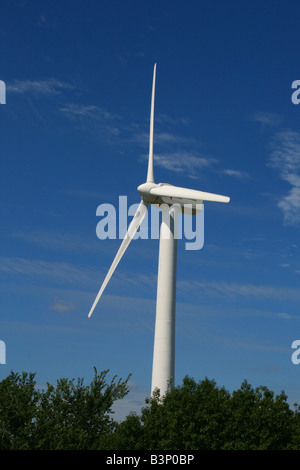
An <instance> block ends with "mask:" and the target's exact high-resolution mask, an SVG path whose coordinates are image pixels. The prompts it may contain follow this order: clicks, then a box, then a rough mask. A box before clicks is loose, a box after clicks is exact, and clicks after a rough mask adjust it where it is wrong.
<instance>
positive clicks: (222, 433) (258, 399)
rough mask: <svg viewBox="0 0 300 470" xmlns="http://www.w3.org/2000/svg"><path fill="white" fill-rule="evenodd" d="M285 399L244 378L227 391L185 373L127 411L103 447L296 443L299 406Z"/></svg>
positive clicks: (299, 435)
mask: <svg viewBox="0 0 300 470" xmlns="http://www.w3.org/2000/svg"><path fill="white" fill-rule="evenodd" d="M286 399H287V396H286V395H285V394H284V392H282V393H281V394H279V395H277V396H275V395H274V393H273V392H272V391H270V390H269V389H268V388H267V387H258V388H256V389H254V388H253V387H251V385H249V384H248V382H247V381H244V382H243V383H242V385H241V388H240V389H239V390H236V391H234V392H233V393H232V394H230V393H229V392H228V391H226V390H225V388H224V387H218V386H217V385H216V383H215V381H214V380H209V379H207V378H205V379H204V380H202V381H200V382H198V383H196V382H195V380H194V379H192V378H190V377H185V378H184V380H183V384H182V385H181V386H178V387H174V388H173V389H170V390H169V391H168V392H167V394H166V395H165V396H164V397H161V396H160V393H159V391H156V392H155V393H154V395H153V396H152V397H151V399H147V400H146V406H145V407H144V408H143V409H142V413H141V416H137V415H129V417H127V419H126V420H125V421H123V422H122V423H121V424H120V425H119V426H118V427H117V428H116V429H115V430H114V431H113V433H112V435H111V437H110V442H109V445H110V447H109V449H124V450H142V449H144V450H225V449H235V450H246V449H248V450H260V449H261V450H262V449H270V450H271V449H272V450H279V449H299V448H300V447H299V443H300V411H299V410H300V409H299V408H296V411H295V412H293V411H292V410H291V409H290V408H289V406H288V404H287V402H286ZM129 433H130V437H133V436H134V437H135V438H134V439H130V438H129Z"/></svg>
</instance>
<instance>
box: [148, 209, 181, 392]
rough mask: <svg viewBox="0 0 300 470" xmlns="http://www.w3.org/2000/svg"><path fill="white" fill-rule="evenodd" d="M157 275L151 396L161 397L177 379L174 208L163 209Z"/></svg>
mask: <svg viewBox="0 0 300 470" xmlns="http://www.w3.org/2000/svg"><path fill="white" fill-rule="evenodd" d="M161 209H162V214H161V224H160V240H159V261H158V276H157V299H156V320H155V334H154V352H153V368H152V384H151V396H152V394H153V392H154V390H155V389H156V388H159V389H160V394H161V396H163V395H165V393H166V392H167V390H168V386H169V383H170V380H171V379H172V385H173V384H174V378H175V306H176V266H177V236H176V234H177V222H178V220H177V219H178V217H177V215H178V213H177V208H176V207H175V208H174V206H172V207H171V208H170V207H164V206H162V208H161Z"/></svg>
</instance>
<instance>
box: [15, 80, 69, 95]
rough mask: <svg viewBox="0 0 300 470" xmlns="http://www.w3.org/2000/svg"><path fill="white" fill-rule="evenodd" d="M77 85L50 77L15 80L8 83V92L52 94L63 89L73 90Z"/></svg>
mask: <svg viewBox="0 0 300 470" xmlns="http://www.w3.org/2000/svg"><path fill="white" fill-rule="evenodd" d="M74 88H75V87H74V86H73V85H70V84H69V83H66V82H64V81H61V80H57V79H55V78H49V79H46V80H14V81H13V82H11V83H7V86H6V89H7V92H8V93H18V94H25V93H28V94H31V95H35V96H39V95H44V96H51V95H57V94H59V93H61V91H62V90H64V89H65V90H66V89H67V90H72V89H74Z"/></svg>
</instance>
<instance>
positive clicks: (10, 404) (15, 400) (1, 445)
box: [0, 372, 39, 449]
mask: <svg viewBox="0 0 300 470" xmlns="http://www.w3.org/2000/svg"><path fill="white" fill-rule="evenodd" d="M34 377H35V374H33V373H30V374H28V373H26V372H23V373H22V374H18V373H14V372H11V373H10V375H9V376H8V377H6V378H5V379H4V380H2V381H1V382H0V449H29V448H30V447H31V444H32V438H33V433H34V426H35V423H34V418H35V416H36V407H37V403H38V397H39V394H38V392H37V391H36V389H35V380H34Z"/></svg>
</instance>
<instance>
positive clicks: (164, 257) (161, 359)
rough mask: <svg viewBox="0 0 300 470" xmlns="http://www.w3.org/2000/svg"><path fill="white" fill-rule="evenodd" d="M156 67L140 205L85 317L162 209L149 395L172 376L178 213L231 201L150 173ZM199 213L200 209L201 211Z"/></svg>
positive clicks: (164, 388) (163, 389) (163, 388)
mask: <svg viewBox="0 0 300 470" xmlns="http://www.w3.org/2000/svg"><path fill="white" fill-rule="evenodd" d="M155 81H156V64H155V65H154V70H153V82H152V97H151V113H150V137H149V158H148V172H147V179H146V182H145V183H143V184H141V185H140V186H138V188H137V190H138V192H139V194H140V196H141V202H140V204H139V206H138V208H137V211H136V213H135V215H134V217H133V219H132V221H131V223H130V225H129V227H128V230H127V233H126V235H125V237H124V239H123V241H122V243H121V246H120V248H119V250H118V252H117V254H116V256H115V258H114V260H113V262H112V265H111V267H110V269H109V271H108V273H107V275H106V277H105V279H104V281H103V284H102V286H101V288H100V290H99V292H98V294H97V296H96V299H95V301H94V303H93V305H92V308H91V310H90V312H89V314H88V316H89V317H90V316H91V315H92V313H93V311H94V309H95V307H96V305H97V303H98V301H99V299H100V297H101V295H102V294H103V291H104V289H105V287H106V286H107V283H108V282H109V280H110V278H111V276H112V275H113V273H114V271H115V269H116V267H117V265H118V264H119V262H120V260H121V258H122V256H123V255H124V253H125V251H126V249H127V248H128V246H129V244H130V242H131V240H132V238H133V237H134V235H135V233H136V232H137V230H138V229H139V227H140V225H141V223H142V222H143V220H144V218H145V215H146V213H147V208H148V205H149V204H154V205H156V206H159V207H160V208H161V212H162V216H161V222H160V239H159V262H158V276H157V296H156V319H155V334H154V351H153V366H152V383H151V395H152V394H153V392H154V390H155V389H156V388H158V389H159V390H160V393H161V396H163V395H164V394H165V393H166V392H167V390H168V387H169V385H170V382H171V381H172V383H174V376H175V304H176V266H177V237H176V234H177V222H178V217H177V216H178V211H179V210H181V211H182V212H185V206H187V205H188V207H189V208H191V207H192V213H193V214H195V213H196V212H197V211H199V205H200V207H203V201H212V202H225V203H227V202H229V201H230V198H229V197H227V196H221V195H219V194H212V193H207V192H203V191H198V190H194V189H187V188H180V187H178V186H172V185H170V184H167V183H159V184H157V183H155V182H154V172H153V135H154V101H155ZM200 210H201V209H200Z"/></svg>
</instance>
